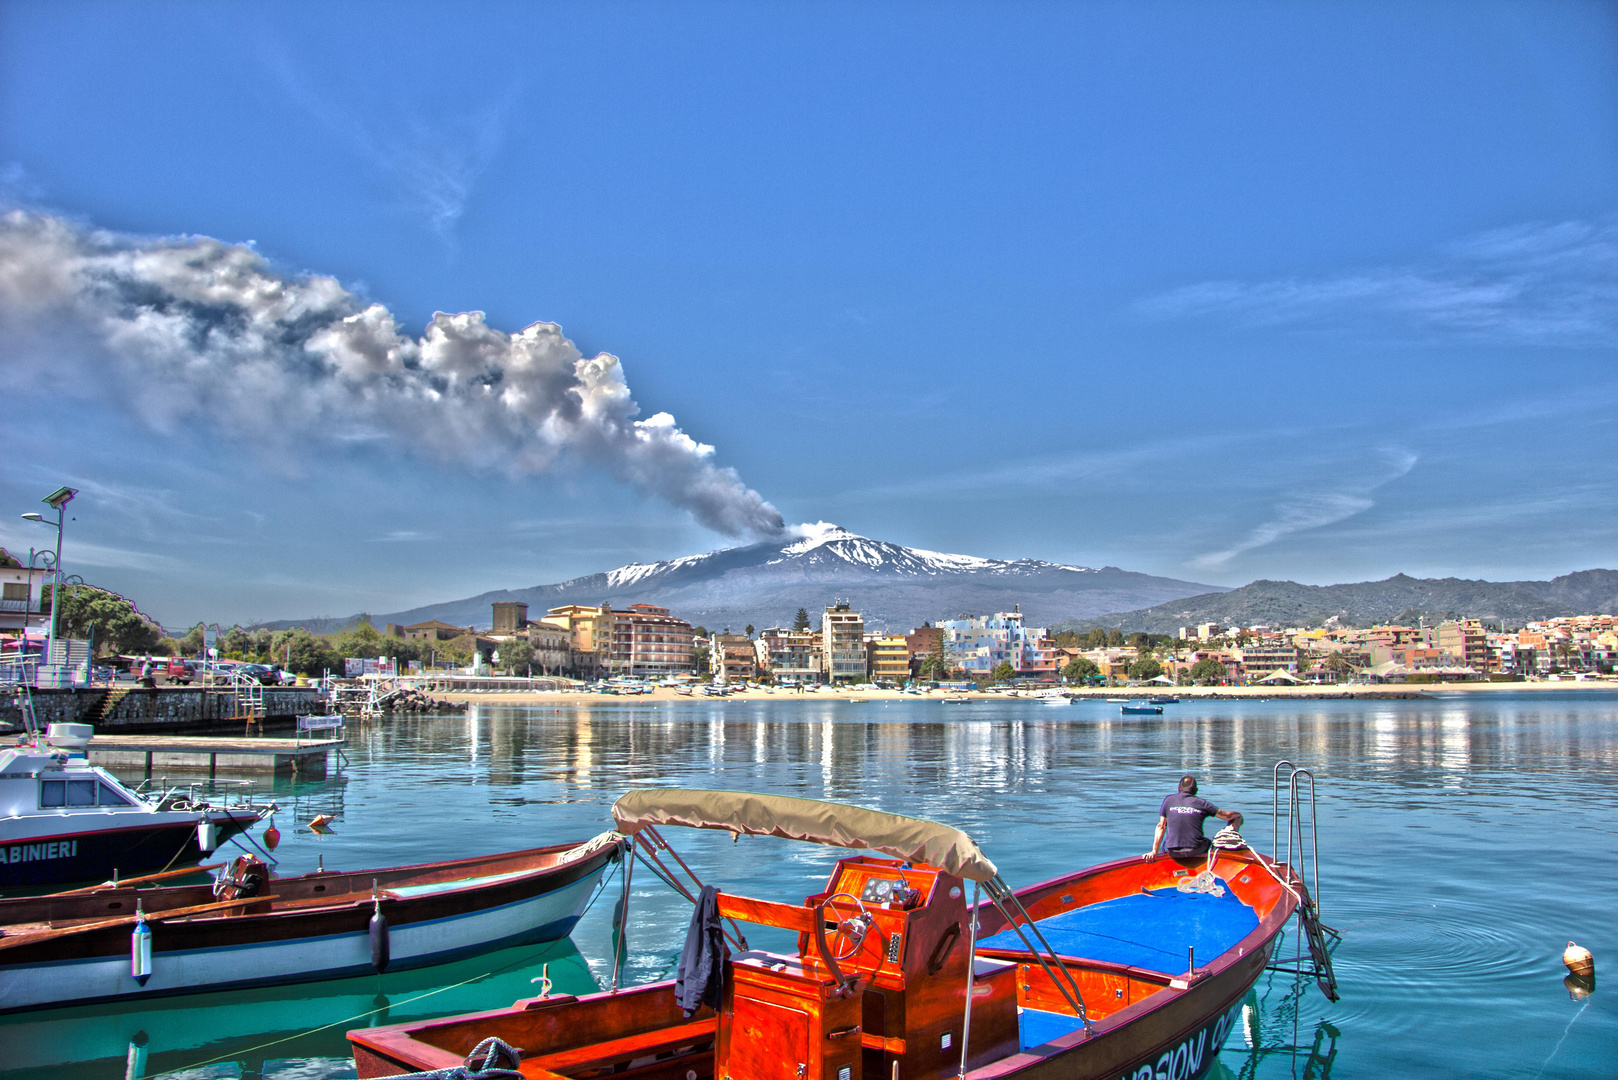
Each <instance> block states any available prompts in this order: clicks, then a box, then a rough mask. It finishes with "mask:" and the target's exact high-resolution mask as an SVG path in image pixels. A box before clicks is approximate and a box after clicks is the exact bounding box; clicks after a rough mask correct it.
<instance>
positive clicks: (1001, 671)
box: [989, 660, 1017, 683]
mask: <svg viewBox="0 0 1618 1080" xmlns="http://www.w3.org/2000/svg"><path fill="white" fill-rule="evenodd" d="M1016 677H1017V669H1016V668H1014V667H1012V666H1011V661H1010V660H1002V661H1000V663H999V665H998V666H996V667H995V669H994V671H992V672H991V673H990V674H989V678H991V679H993V680H994V681H995V682H997V683H1001V682H1010V681H1011V680H1012V679H1015V678H1016Z"/></svg>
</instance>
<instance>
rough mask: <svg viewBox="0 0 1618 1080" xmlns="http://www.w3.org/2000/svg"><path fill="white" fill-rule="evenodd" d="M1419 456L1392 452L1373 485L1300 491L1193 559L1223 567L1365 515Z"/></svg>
mask: <svg viewBox="0 0 1618 1080" xmlns="http://www.w3.org/2000/svg"><path fill="white" fill-rule="evenodd" d="M1417 460H1418V458H1417V455H1415V454H1413V453H1411V452H1409V451H1396V452H1394V453H1392V454H1390V455H1389V460H1388V466H1389V470H1388V473H1387V475H1385V476H1383V477H1382V478H1380V479H1378V480H1375V481H1373V482H1371V483H1369V484H1365V485H1362V486H1358V487H1355V488H1350V489H1345V490H1338V491H1314V492H1298V493H1295V494H1291V495H1288V496H1286V497H1285V498H1283V499H1282V500H1281V501H1280V503H1279V504H1277V506H1276V508H1275V513H1274V516H1273V517H1271V518H1270V519H1269V520H1267V521H1264V522H1262V523H1261V524H1259V525H1256V526H1254V528H1253V529H1252V530H1251V531H1250V532H1249V533H1248V534H1247V535H1246V536H1245V537H1243V538H1242V539H1241V540H1239V541H1237V542H1236V543H1234V544H1232V545H1231V546H1229V547H1227V548H1224V549H1222V550H1219V551H1210V552H1207V553H1206V554H1203V555H1198V556H1196V557H1195V558H1193V559H1192V560H1191V565H1192V566H1195V567H1197V568H1199V569H1203V570H1214V569H1219V568H1221V567H1223V566H1225V565H1226V564H1228V563H1229V562H1230V561H1231V560H1232V559H1234V558H1236V556H1238V555H1243V554H1246V553H1247V552H1249V551H1253V550H1255V549H1257V548H1261V547H1267V546H1269V545H1270V544H1273V543H1275V542H1276V541H1277V540H1280V539H1281V538H1282V537H1285V536H1291V535H1292V534H1293V533H1300V532H1307V531H1308V530H1310V529H1318V528H1321V527H1323V526H1326V525H1333V524H1336V523H1337V522H1339V521H1346V520H1347V519H1349V518H1351V517H1354V516H1356V515H1358V514H1363V513H1365V511H1367V510H1369V509H1371V507H1373V506H1375V505H1376V500H1375V499H1373V498H1372V497H1371V496H1372V494H1373V493H1374V492H1375V491H1376V489H1377V488H1380V487H1383V486H1384V485H1386V484H1391V483H1392V482H1393V481H1395V480H1397V479H1399V478H1400V477H1402V476H1405V475H1406V474H1408V473H1409V472H1410V470H1411V469H1413V468H1415V467H1416V462H1417Z"/></svg>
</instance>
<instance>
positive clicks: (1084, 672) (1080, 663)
mask: <svg viewBox="0 0 1618 1080" xmlns="http://www.w3.org/2000/svg"><path fill="white" fill-rule="evenodd" d="M1062 674H1063V676H1065V677H1066V679H1067V681H1068V682H1075V683H1076V682H1083V681H1084V680H1086V679H1091V678H1094V677H1096V676H1097V675H1100V674H1101V669H1100V668H1099V667H1097V666H1096V662H1095V661H1094V660H1091V659H1089V658H1087V657H1083V656H1075V657H1074V658H1073V659H1072V660H1069V661H1068V664H1067V667H1065V668H1063V669H1062Z"/></svg>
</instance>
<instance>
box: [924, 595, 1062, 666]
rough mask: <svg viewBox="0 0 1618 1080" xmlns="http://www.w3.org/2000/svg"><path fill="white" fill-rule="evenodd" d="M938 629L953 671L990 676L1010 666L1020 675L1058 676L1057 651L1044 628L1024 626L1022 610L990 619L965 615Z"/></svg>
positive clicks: (949, 621) (1000, 614) (989, 617)
mask: <svg viewBox="0 0 1618 1080" xmlns="http://www.w3.org/2000/svg"><path fill="white" fill-rule="evenodd" d="M938 627H939V629H940V630H942V631H943V632H944V658H945V659H946V660H948V661H949V665H950V667H951V668H952V669H953V668H960V669H961V670H963V671H966V672H968V673H970V674H973V675H987V674H989V673H990V672H992V671H993V670H994V669H995V668H997V667H999V666H1000V665H1001V664H1002V663H1009V664H1010V665H1011V666H1012V668H1013V669H1014V670H1016V671H1017V672H1019V673H1024V672H1028V673H1032V672H1037V671H1044V672H1048V673H1054V670H1055V668H1054V665H1055V662H1056V656H1057V651H1056V649H1055V648H1054V646H1052V645H1050V644H1049V642H1048V641H1045V639H1046V638H1047V635H1046V633H1045V631H1044V630H1043V629H1036V628H1033V627H1026V626H1024V625H1023V617H1022V609H1021V608H1020V607H1019V608H1017V609H1016V610H1013V611H1001V612H997V613H996V614H994V615H990V616H986V617H985V616H978V615H962V616H960V617H959V618H955V619H946V620H944V621H943V622H940V623H939V624H938ZM1042 641H1044V642H1045V643H1044V644H1043V645H1041V644H1040V643H1041V642H1042Z"/></svg>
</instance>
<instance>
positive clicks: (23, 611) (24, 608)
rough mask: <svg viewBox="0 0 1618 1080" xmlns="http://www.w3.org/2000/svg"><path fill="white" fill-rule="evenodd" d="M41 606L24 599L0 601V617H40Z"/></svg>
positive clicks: (42, 612) (41, 612)
mask: <svg viewBox="0 0 1618 1080" xmlns="http://www.w3.org/2000/svg"><path fill="white" fill-rule="evenodd" d="M41 614H44V611H43V608H42V607H41V605H40V604H39V603H38V602H37V601H34V600H29V599H27V598H26V597H24V598H22V599H19V600H0V615H41Z"/></svg>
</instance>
